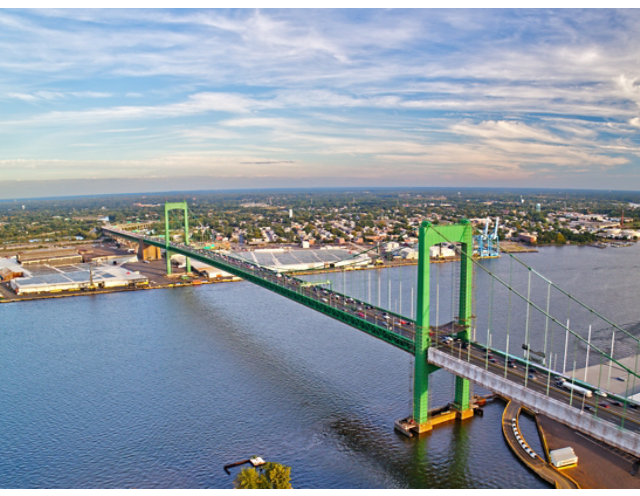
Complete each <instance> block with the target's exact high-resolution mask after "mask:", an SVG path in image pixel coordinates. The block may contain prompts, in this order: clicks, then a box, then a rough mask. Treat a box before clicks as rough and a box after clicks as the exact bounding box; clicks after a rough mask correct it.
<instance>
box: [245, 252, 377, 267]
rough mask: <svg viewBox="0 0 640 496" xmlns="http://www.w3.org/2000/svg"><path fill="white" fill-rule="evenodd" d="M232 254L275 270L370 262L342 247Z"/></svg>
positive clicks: (350, 265) (352, 265)
mask: <svg viewBox="0 0 640 496" xmlns="http://www.w3.org/2000/svg"><path fill="white" fill-rule="evenodd" d="M233 255H234V256H236V257H238V258H244V259H245V260H248V261H249V262H251V263H255V264H258V265H261V266H263V267H267V268H270V269H272V270H277V271H279V272H286V271H293V270H310V269H322V268H332V267H362V266H366V265H369V264H370V263H371V258H369V256H368V255H366V254H362V253H357V252H354V251H353V250H347V249H344V248H333V247H323V248H309V249H298V248H273V249H263V250H253V251H239V252H234V253H233Z"/></svg>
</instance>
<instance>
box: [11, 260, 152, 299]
mask: <svg viewBox="0 0 640 496" xmlns="http://www.w3.org/2000/svg"><path fill="white" fill-rule="evenodd" d="M129 258H130V257H129ZM0 271H1V272H2V274H4V277H3V282H4V281H8V286H9V287H10V288H11V289H12V290H13V291H14V292H15V293H16V294H17V295H26V294H36V293H54V292H60V291H78V290H86V289H98V288H116V287H128V286H140V285H144V284H147V283H148V282H149V281H148V279H147V277H145V276H142V275H140V274H139V273H138V272H132V271H130V270H127V269H125V268H123V267H121V266H119V265H113V263H112V264H110V265H108V264H101V263H74V264H66V265H50V264H38V265H36V264H30V265H28V267H24V266H22V265H20V264H18V263H17V260H16V259H11V258H0ZM8 274H11V277H6V276H7V275H8Z"/></svg>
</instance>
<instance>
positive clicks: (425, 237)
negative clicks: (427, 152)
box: [413, 220, 473, 433]
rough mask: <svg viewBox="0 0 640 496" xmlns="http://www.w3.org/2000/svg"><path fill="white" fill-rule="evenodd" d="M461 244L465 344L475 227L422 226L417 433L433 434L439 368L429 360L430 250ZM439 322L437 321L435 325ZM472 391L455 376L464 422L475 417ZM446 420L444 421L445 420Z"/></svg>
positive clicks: (458, 407)
mask: <svg viewBox="0 0 640 496" xmlns="http://www.w3.org/2000/svg"><path fill="white" fill-rule="evenodd" d="M449 242H451V243H461V245H462V246H461V251H462V254H461V256H460V264H461V266H460V306H459V313H458V321H457V322H456V323H457V324H458V326H456V328H457V329H460V330H459V332H458V337H460V338H462V339H463V340H464V341H467V342H468V341H469V340H470V327H471V296H472V290H473V288H472V281H473V277H472V275H473V264H472V261H471V255H472V253H473V226H472V225H471V223H470V222H469V221H468V220H463V221H462V222H460V224H451V225H438V226H437V227H436V226H434V225H432V224H431V223H430V222H427V221H424V222H422V225H421V226H420V242H419V254H418V301H417V311H418V312H417V317H416V338H415V369H414V384H413V421H414V422H415V424H416V429H417V431H418V433H422V432H427V431H430V430H431V428H432V427H433V421H432V420H431V419H430V418H429V415H428V407H429V374H431V373H432V372H434V371H435V370H437V369H438V367H435V366H434V365H431V364H429V363H428V361H427V358H428V357H427V355H428V349H429V346H431V336H430V335H429V327H430V320H429V318H430V307H431V299H430V294H429V281H430V280H429V261H430V257H429V249H430V248H431V247H432V246H433V245H437V244H440V243H449ZM438 324H439V323H438V322H436V325H438ZM470 400H471V392H470V388H469V381H468V380H467V379H463V378H461V377H456V389H455V400H454V405H455V409H456V417H457V418H460V419H465V418H468V417H471V416H472V415H473V410H472V409H471V408H470ZM443 420H444V419H443Z"/></svg>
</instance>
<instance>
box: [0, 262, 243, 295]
mask: <svg viewBox="0 0 640 496" xmlns="http://www.w3.org/2000/svg"><path fill="white" fill-rule="evenodd" d="M122 267H124V268H125V269H127V270H129V271H132V272H139V273H140V274H141V275H143V276H145V277H146V278H147V279H148V280H149V282H148V284H139V285H136V286H122V287H115V288H106V289H99V288H95V289H86V290H79V291H78V290H76V291H60V292H50V293H36V294H25V295H17V294H15V293H14V292H13V291H12V290H11V289H10V288H9V287H8V283H3V284H0V303H15V302H19V301H33V300H43V299H50V298H67V297H71V296H89V295H99V294H109V293H121V292H125V291H140V290H148V289H167V288H179V287H185V286H200V285H202V284H215V283H222V282H236V281H241V280H242V279H240V278H239V277H235V276H230V277H215V278H212V279H208V278H207V277H202V276H199V275H197V274H195V273H192V274H191V275H189V274H187V273H186V271H185V269H183V268H175V267H174V268H173V269H172V272H173V273H172V274H171V275H167V274H166V270H167V266H166V262H165V261H164V260H153V261H147V262H141V261H139V262H128V263H125V264H123V265H122Z"/></svg>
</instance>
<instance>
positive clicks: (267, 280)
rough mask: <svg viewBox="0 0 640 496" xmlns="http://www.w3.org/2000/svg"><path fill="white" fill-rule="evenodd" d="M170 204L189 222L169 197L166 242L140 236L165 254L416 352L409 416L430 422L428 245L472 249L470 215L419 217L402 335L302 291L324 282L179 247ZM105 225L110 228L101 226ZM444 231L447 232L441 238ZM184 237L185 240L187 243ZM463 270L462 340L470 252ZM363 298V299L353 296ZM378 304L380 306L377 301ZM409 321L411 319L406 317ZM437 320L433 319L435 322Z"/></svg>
mask: <svg viewBox="0 0 640 496" xmlns="http://www.w3.org/2000/svg"><path fill="white" fill-rule="evenodd" d="M173 208H181V209H184V211H185V230H186V229H187V228H188V224H187V221H186V215H187V210H186V209H187V206H186V203H167V204H166V205H165V225H166V226H167V229H166V235H165V242H164V244H163V243H161V242H159V241H157V240H153V239H151V238H145V240H144V242H145V243H148V244H151V245H155V246H160V247H162V248H165V250H166V251H167V254H169V253H180V254H182V255H185V256H186V257H187V260H189V259H190V258H192V259H194V260H198V261H201V262H203V263H206V264H209V265H212V266H214V267H217V268H219V269H222V270H224V271H225V272H228V273H230V274H233V275H235V276H238V277H241V278H243V279H245V280H247V281H250V282H252V283H254V284H257V285H259V286H262V287H264V288H267V289H269V290H271V291H274V292H275V293H278V294H280V295H282V296H285V297H287V298H290V299H292V300H294V301H296V302H298V303H301V304H303V305H305V306H307V307H309V308H312V309H314V310H317V311H319V312H321V313H324V314H325V315H328V316H330V317H333V318H335V319H337V320H339V321H341V322H344V323H345V324H348V325H350V326H352V327H355V328H356V329H359V330H361V331H363V332H366V333H367V334H369V335H371V336H374V337H376V338H379V339H382V340H383V341H385V342H387V343H389V344H392V345H394V346H396V347H398V348H400V349H402V350H404V351H407V352H409V353H411V354H414V355H415V365H414V367H415V370H414V398H413V419H414V420H415V422H416V423H417V424H418V425H426V424H427V423H428V406H429V374H431V373H432V372H434V371H435V370H438V367H435V366H433V365H431V364H429V362H428V357H427V353H428V348H429V346H430V345H431V338H430V335H429V328H430V322H429V318H430V295H429V248H430V247H431V246H433V245H436V244H439V243H445V242H459V243H461V245H462V253H463V254H467V253H469V254H470V253H472V250H473V237H472V235H473V229H472V226H471V224H470V223H469V221H463V222H462V223H460V224H456V225H447V226H438V230H437V231H436V230H434V229H433V228H431V224H430V223H429V222H423V223H422V225H421V227H420V247H419V262H418V291H417V293H418V295H417V320H416V322H415V329H416V331H415V336H414V335H413V334H411V335H410V336H406V335H404V336H403V335H400V334H398V333H396V332H393V331H391V330H389V329H388V328H386V327H384V326H382V325H379V324H376V323H372V322H369V321H368V320H366V319H364V318H361V317H358V316H357V315H354V314H353V312H348V311H345V310H342V309H340V308H336V307H335V306H332V305H330V304H327V303H326V302H324V301H322V300H320V301H319V300H318V299H317V298H312V297H310V296H308V295H306V294H303V293H304V291H302V290H303V289H304V288H310V287H313V286H317V285H319V284H323V283H324V282H323V283H318V282H315V283H310V282H305V281H302V280H299V284H298V286H297V287H298V290H292V288H290V287H286V286H284V285H282V284H280V281H279V279H278V276H276V275H275V274H269V275H268V276H265V274H256V272H255V270H253V269H251V268H242V267H239V266H238V265H237V264H231V263H228V262H227V261H225V260H224V259H223V258H222V257H221V256H219V255H217V254H216V253H214V252H210V251H208V250H207V251H204V250H193V249H190V248H189V247H188V246H182V247H178V246H176V245H172V244H170V243H169V241H168V240H169V231H168V211H169V210H170V209H173ZM105 230H107V231H109V229H105ZM111 232H114V233H116V234H118V235H119V236H123V237H126V238H129V239H132V240H139V239H140V236H138V235H130V234H128V233H123V232H120V231H111ZM445 236H446V238H445ZM185 240H186V241H187V242H188V234H185ZM186 244H187V243H185V245H186ZM460 263H461V270H460V307H459V317H458V322H457V324H458V326H456V329H459V333H458V336H459V337H461V338H463V339H464V340H465V341H469V338H470V335H469V322H470V319H471V296H472V286H471V284H472V263H471V259H470V257H467V256H462V257H461V262H460ZM167 273H170V263H169V261H167ZM332 294H336V295H338V296H344V295H340V294H339V293H336V292H334V291H332ZM357 303H360V304H362V303H363V302H357ZM375 309H376V310H380V311H383V309H379V308H377V307H375ZM389 313H390V314H391V315H394V316H395V317H396V318H397V319H403V320H406V321H410V319H408V318H407V317H403V316H401V315H399V314H393V313H392V312H389ZM410 323H411V325H412V326H413V324H414V322H413V321H411V322H410ZM436 324H437V323H436ZM454 403H455V406H456V408H457V409H458V410H459V411H460V412H465V411H467V410H469V407H470V388H469V381H468V380H466V379H462V378H460V377H456V390H455V402H454Z"/></svg>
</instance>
